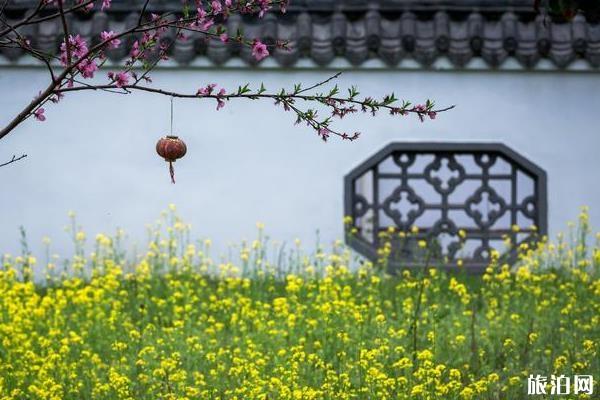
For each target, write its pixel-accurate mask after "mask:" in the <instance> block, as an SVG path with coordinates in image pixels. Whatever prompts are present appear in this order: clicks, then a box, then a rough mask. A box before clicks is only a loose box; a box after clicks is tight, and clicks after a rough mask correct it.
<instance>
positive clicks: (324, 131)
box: [318, 128, 331, 142]
mask: <svg viewBox="0 0 600 400" xmlns="http://www.w3.org/2000/svg"><path fill="white" fill-rule="evenodd" d="M318 133H319V136H321V139H323V141H324V142H326V141H327V139H328V138H329V134H330V133H331V131H330V130H329V129H327V128H319V132H318Z"/></svg>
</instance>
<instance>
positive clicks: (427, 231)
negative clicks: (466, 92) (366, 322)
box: [345, 143, 547, 273]
mask: <svg viewBox="0 0 600 400" xmlns="http://www.w3.org/2000/svg"><path fill="white" fill-rule="evenodd" d="M345 214H346V215H347V216H349V217H351V219H350V220H349V221H351V222H350V223H348V224H347V225H346V239H347V242H348V243H349V245H350V246H351V247H352V248H354V249H355V250H356V251H358V252H359V253H361V254H362V255H364V256H365V257H367V258H369V259H371V260H375V259H376V258H377V254H378V253H377V250H378V249H379V248H380V247H381V245H382V242H383V240H386V241H388V242H389V243H390V244H391V254H390V256H389V267H390V268H391V269H397V268H405V267H418V266H422V265H424V263H425V262H428V263H429V262H431V263H432V264H433V263H434V262H435V264H436V265H438V266H441V267H443V268H447V269H452V268H456V267H457V266H460V265H463V266H464V268H465V269H467V270H468V271H470V272H476V273H480V272H482V271H483V270H484V269H485V267H486V266H487V265H488V262H489V259H490V256H491V254H492V250H494V249H495V250H497V251H498V252H499V253H500V254H502V256H503V257H505V258H506V259H507V260H508V261H509V262H510V261H512V259H513V257H514V255H515V254H514V249H515V247H516V246H518V245H519V244H520V243H523V242H528V241H532V240H534V239H535V238H536V237H539V236H540V235H545V234H546V233H547V199H546V173H545V172H544V170H542V169H541V168H540V167H538V166H537V165H535V164H533V163H532V162H530V161H529V160H527V159H526V158H524V157H523V156H521V155H519V154H518V153H516V152H515V151H513V150H512V149H510V148H508V147H507V146H505V145H503V144H498V143H392V144H390V145H388V146H386V147H385V148H384V149H382V150H381V151H379V152H378V153H377V154H375V155H374V156H372V157H371V158H369V159H368V160H367V161H365V162H364V163H362V164H360V165H359V166H358V167H356V168H355V169H354V170H352V171H351V172H350V173H349V174H348V175H347V176H346V178H345ZM383 232H393V233H389V234H387V236H386V234H383ZM509 239H510V243H509ZM423 240H425V241H427V242H428V247H427V250H425V251H426V252H428V255H427V257H428V258H429V257H434V259H431V258H429V260H428V261H426V260H425V259H424V258H425V257H424V255H423V253H424V252H425V251H423V252H421V251H419V248H418V245H419V242H421V243H422V241H423ZM430 254H432V255H433V256H430Z"/></svg>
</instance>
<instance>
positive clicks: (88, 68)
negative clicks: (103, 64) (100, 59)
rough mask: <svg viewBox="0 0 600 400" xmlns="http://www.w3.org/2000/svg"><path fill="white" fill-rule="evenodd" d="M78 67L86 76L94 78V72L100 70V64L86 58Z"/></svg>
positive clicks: (82, 74)
mask: <svg viewBox="0 0 600 400" xmlns="http://www.w3.org/2000/svg"><path fill="white" fill-rule="evenodd" d="M77 69H78V70H79V72H81V76H83V77H84V78H93V77H94V72H96V71H97V70H98V65H96V61H94V60H90V59H88V58H86V59H84V60H82V61H81V62H80V63H79V65H77Z"/></svg>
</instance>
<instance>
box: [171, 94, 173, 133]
mask: <svg viewBox="0 0 600 400" xmlns="http://www.w3.org/2000/svg"><path fill="white" fill-rule="evenodd" d="M171 136H173V96H171Z"/></svg>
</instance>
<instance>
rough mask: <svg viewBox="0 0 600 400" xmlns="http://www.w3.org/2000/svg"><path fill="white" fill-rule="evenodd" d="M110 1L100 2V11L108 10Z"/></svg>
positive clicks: (103, 0)
mask: <svg viewBox="0 0 600 400" xmlns="http://www.w3.org/2000/svg"><path fill="white" fill-rule="evenodd" d="M111 1H112V0H102V11H104V10H106V9H108V8H110V2H111Z"/></svg>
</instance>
